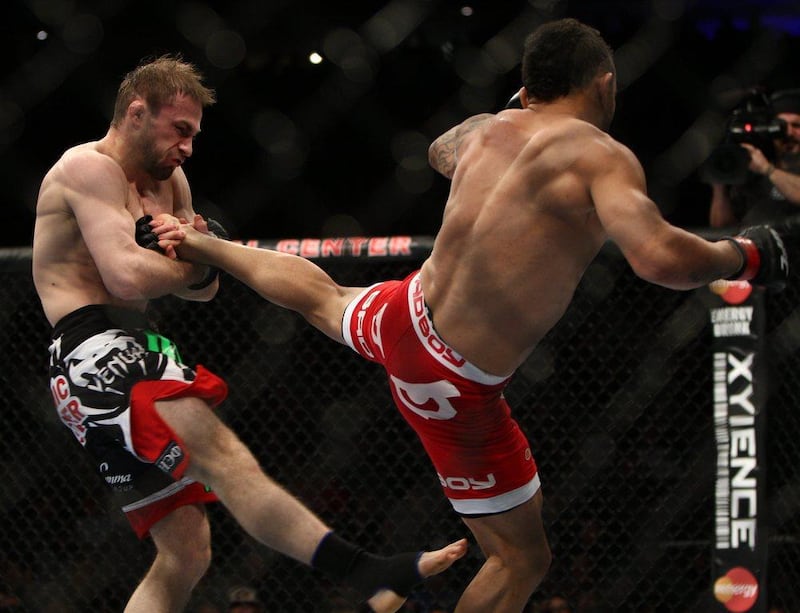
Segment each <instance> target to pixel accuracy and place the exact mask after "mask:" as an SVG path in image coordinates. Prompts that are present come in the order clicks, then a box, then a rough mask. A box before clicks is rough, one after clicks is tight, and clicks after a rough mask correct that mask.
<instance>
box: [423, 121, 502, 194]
mask: <svg viewBox="0 0 800 613" xmlns="http://www.w3.org/2000/svg"><path fill="white" fill-rule="evenodd" d="M490 117H494V115H492V114H491V113H483V114H481V115H474V116H473V117H470V118H468V119H465V120H464V121H463V122H461V123H460V124H459V125H457V126H455V127H454V128H450V129H449V130H448V131H447V132H445V133H444V134H442V135H441V136H440V137H439V138H437V139H436V140H435V141H434V142H433V149H434V153H435V158H434V161H433V163H434V168H435V169H436V170H438V171H439V172H440V173H442V174H443V175H444V176H445V177H447V178H452V177H453V173H454V172H455V170H456V164H457V163H458V159H457V158H458V156H457V155H456V150H457V149H458V146H459V145H460V144H461V140H462V139H463V138H464V136H466V135H467V134H469V133H470V132H472V131H473V130H475V129H476V128H478V127H480V126H481V125H482V124H483V123H484V122H485V121H486V120H487V119H489V118H490Z"/></svg>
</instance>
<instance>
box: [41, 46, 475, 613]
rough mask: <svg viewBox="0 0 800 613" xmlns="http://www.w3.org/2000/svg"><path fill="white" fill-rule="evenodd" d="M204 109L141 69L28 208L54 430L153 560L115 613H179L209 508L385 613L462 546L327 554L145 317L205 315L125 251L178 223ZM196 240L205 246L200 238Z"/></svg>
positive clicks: (190, 271)
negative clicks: (100, 483)
mask: <svg viewBox="0 0 800 613" xmlns="http://www.w3.org/2000/svg"><path fill="white" fill-rule="evenodd" d="M213 102H214V92H213V91H212V90H210V89H208V88H207V87H206V86H205V85H203V83H202V78H201V75H200V74H199V73H198V72H197V70H196V69H195V68H194V66H192V65H191V64H188V63H186V62H184V61H183V60H181V59H180V58H178V57H174V56H164V57H161V58H158V59H156V60H154V61H150V62H147V63H144V64H142V65H141V66H139V67H138V68H136V69H135V70H133V71H132V72H130V73H129V74H128V75H127V76H126V77H125V79H124V80H123V81H122V83H121V85H120V87H119V92H118V96H117V100H116V105H115V109H114V117H113V120H112V122H111V126H110V128H109V130H108V132H107V133H106V135H105V136H104V137H103V138H101V139H100V140H97V141H93V142H88V143H84V144H81V145H78V146H76V147H73V148H71V149H69V150H67V151H66V152H65V153H64V155H63V156H62V157H61V159H59V160H58V161H57V162H56V163H55V165H54V166H53V167H52V168H51V169H50V171H49V172H48V173H47V175H46V176H45V177H44V180H43V182H42V185H41V189H40V192H39V199H38V203H37V208H36V225H35V231H34V240H33V278H34V282H35V285H36V289H37V292H38V294H39V298H40V299H41V303H42V307H43V308H44V312H45V314H46V316H47V319H48V320H49V322H50V323H51V325H52V326H53V336H52V343H51V345H50V377H51V380H50V383H51V389H52V392H53V397H54V400H55V403H56V408H57V411H58V415H59V417H60V418H61V420H62V421H63V423H64V424H65V425H66V426H67V427H68V428H69V429H70V430H71V431H72V433H73V434H74V435H75V438H76V439H77V440H78V441H79V442H80V444H81V445H82V446H83V447H84V448H85V449H86V451H87V452H89V453H90V455H91V457H92V459H93V462H94V464H95V466H96V467H97V470H98V472H99V473H100V476H101V477H102V478H103V479H104V481H105V482H106V483H108V484H109V485H110V486H111V488H112V489H113V490H114V492H115V494H116V496H117V498H118V500H119V504H120V506H121V507H122V510H123V511H124V512H125V514H126V516H127V518H128V520H130V523H131V525H132V527H133V529H134V530H135V531H136V533H137V535H139V537H144V536H145V535H147V534H150V536H151V537H152V539H153V541H154V543H155V546H156V556H155V560H154V562H153V564H152V566H151V568H150V570H149V571H148V573H147V574H146V576H145V577H144V579H143V580H142V581H141V583H140V584H139V585H138V587H137V588H136V590H135V591H134V593H133V595H132V596H131V598H130V600H129V602H128V604H127V607H126V608H125V611H126V612H128V613H133V612H141V613H160V612H172V611H181V610H183V608H184V607H185V605H186V603H187V601H188V600H189V597H190V595H191V591H192V589H193V588H194V586H195V585H196V584H197V582H198V581H199V580H200V578H201V577H202V576H203V574H204V573H205V572H206V570H207V569H208V567H209V564H210V561H211V542H210V541H211V537H210V528H209V522H208V518H207V515H206V511H205V508H204V506H203V503H205V502H208V501H211V500H217V499H219V500H221V501H222V503H223V504H224V505H225V506H226V507H227V508H228V509H229V510H230V512H231V513H232V514H233V515H234V517H235V518H236V519H237V520H238V521H239V523H240V524H241V525H242V527H243V528H244V529H245V530H246V531H247V532H249V533H250V534H251V535H252V536H253V537H254V538H256V539H258V540H259V541H261V542H262V543H264V544H265V545H267V546H269V547H271V548H273V549H275V550H277V551H279V552H281V553H283V554H286V555H288V556H291V557H292V558H295V559H296V560H299V561H300V562H303V563H305V564H308V565H310V566H312V567H314V568H318V569H320V570H323V571H326V572H328V573H329V574H331V575H332V576H333V577H334V578H335V579H337V580H340V581H342V582H343V583H346V584H348V585H351V586H353V587H354V588H356V589H357V590H358V591H359V593H360V594H361V595H362V596H363V598H364V599H369V605H370V606H371V607H372V608H373V609H374V610H375V611H395V610H397V609H398V608H399V607H400V606H401V605H402V603H403V600H404V595H406V594H407V592H408V591H409V590H410V588H411V587H412V586H413V585H414V584H415V583H416V582H417V581H419V580H420V578H421V577H425V576H429V575H431V574H434V573H438V572H441V571H442V570H444V569H445V568H447V567H449V566H450V565H451V564H452V563H453V562H454V561H455V560H456V559H458V558H460V557H461V556H463V555H464V553H465V551H466V541H465V540H463V539H462V540H461V541H459V542H456V543H453V544H451V545H449V546H447V547H444V548H443V549H440V550H437V551H434V552H425V553H421V554H417V553H408V554H400V555H397V556H392V557H386V558H384V557H379V556H375V555H372V554H369V553H367V552H364V551H363V550H361V549H360V548H358V547H357V546H355V545H354V544H352V543H350V542H348V541H346V540H344V539H342V538H341V537H340V536H338V535H337V534H335V533H334V532H333V531H332V530H331V529H330V528H329V527H328V526H326V525H325V524H324V523H323V522H322V521H321V520H320V519H319V518H317V517H316V516H315V515H314V514H312V512H311V511H309V510H308V509H307V508H305V507H304V506H303V505H302V504H301V503H300V502H299V501H298V500H297V499H295V498H294V497H293V496H291V495H290V494H289V493H288V492H286V491H285V490H284V489H283V488H281V487H280V486H279V485H278V484H277V483H275V482H274V481H273V480H272V479H270V478H269V477H268V476H267V475H266V474H264V472H263V471H262V469H261V468H260V466H259V464H258V462H257V460H256V458H254V457H253V455H252V453H251V452H250V451H249V450H248V449H247V448H246V447H245V446H244V444H242V442H241V441H240V440H239V438H238V437H237V436H236V435H235V434H234V433H233V432H232V431H231V430H230V429H229V428H228V427H227V426H226V425H225V424H224V423H222V421H220V419H219V418H218V417H217V416H216V415H215V414H214V412H213V410H212V407H213V406H215V405H217V404H219V403H220V402H221V401H222V400H223V399H224V398H225V396H226V394H227V387H226V385H225V383H224V381H223V380H222V379H220V378H219V377H217V376H216V375H214V374H212V373H211V372H209V371H208V370H206V369H205V368H203V367H202V366H197V368H196V369H194V368H191V367H189V366H187V365H186V364H185V363H183V362H182V361H181V358H180V356H179V353H178V351H177V348H176V347H175V344H174V343H173V342H172V341H170V340H169V339H168V338H167V337H165V336H162V335H161V334H160V333H159V332H158V331H156V330H155V329H154V328H153V327H152V325H151V323H150V322H149V321H148V318H147V316H146V307H147V305H148V301H149V300H150V299H152V298H157V297H159V296H163V295H166V294H176V295H178V296H181V297H182V298H186V299H188V300H201V301H206V300H210V299H211V298H213V296H214V295H215V294H216V292H217V288H218V281H217V275H216V271H214V270H212V269H209V267H207V266H204V265H199V264H191V263H189V262H186V261H180V260H177V259H175V253H174V250H173V249H172V248H168V249H167V250H166V253H167V255H168V256H169V257H164V256H163V255H159V254H158V253H156V252H155V251H153V250H150V249H145V248H142V247H141V246H139V245H138V244H137V243H136V242H135V240H134V236H135V227H136V221H137V220H140V221H139V226H140V227H141V226H142V225H143V224H144V220H146V219H148V218H147V217H145V216H146V215H149V216H152V215H162V216H166V218H167V219H172V220H175V217H173V216H177V217H182V218H188V219H192V218H193V217H194V211H193V209H192V200H191V193H190V190H189V184H188V182H187V180H186V175H185V174H184V172H183V170H182V168H181V165H182V164H183V163H184V162H185V161H186V160H187V159H188V158H189V157H190V156H191V155H192V145H193V139H194V137H195V136H196V135H197V133H198V132H199V131H200V120H201V117H202V112H203V108H204V107H205V106H207V105H209V104H212V103H213ZM198 228H199V230H200V231H201V232H208V227H207V226H206V224H205V222H202V223H199V224H198ZM199 333H202V332H201V331H199ZM206 486H208V487H206ZM276 607H277V608H278V609H280V608H281V607H280V605H279V604H276Z"/></svg>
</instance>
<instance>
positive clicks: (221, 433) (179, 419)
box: [155, 397, 255, 483]
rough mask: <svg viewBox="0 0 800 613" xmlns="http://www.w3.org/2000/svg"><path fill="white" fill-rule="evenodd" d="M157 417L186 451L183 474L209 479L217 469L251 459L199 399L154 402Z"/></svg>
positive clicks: (232, 467)
mask: <svg viewBox="0 0 800 613" xmlns="http://www.w3.org/2000/svg"><path fill="white" fill-rule="evenodd" d="M155 406H156V411H158V414H159V415H160V416H161V418H162V419H163V420H164V421H165V422H167V424H168V425H169V426H170V427H171V428H172V429H173V430H174V431H175V433H176V434H177V435H178V436H179V437H180V438H181V439H182V440H183V442H184V444H185V445H186V448H187V449H188V451H189V454H190V458H189V468H188V469H187V473H186V474H187V476H189V477H191V478H193V479H196V480H198V481H202V482H205V483H208V482H213V481H215V479H214V478H213V477H216V476H217V475H216V473H217V472H219V471H221V470H226V469H230V470H232V471H235V470H237V469H244V468H251V466H250V465H252V464H255V459H254V458H253V456H252V454H251V453H250V452H249V451H248V450H247V448H246V447H245V446H244V444H243V443H242V442H241V441H240V440H239V437H237V436H236V434H235V433H234V432H233V431H232V430H231V429H230V428H228V426H226V425H225V424H224V423H223V422H222V420H221V419H220V418H219V417H218V416H217V415H216V414H215V413H214V411H213V409H211V407H210V406H209V405H208V404H207V403H206V402H205V401H204V400H201V399H199V398H190V397H186V398H176V399H173V400H159V401H157V402H156V403H155Z"/></svg>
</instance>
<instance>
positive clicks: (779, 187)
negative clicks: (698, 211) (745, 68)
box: [709, 89, 800, 228]
mask: <svg viewBox="0 0 800 613" xmlns="http://www.w3.org/2000/svg"><path fill="white" fill-rule="evenodd" d="M767 108H769V109H770V113H771V115H772V118H773V120H774V119H778V120H781V121H780V122H779V123H778V124H777V125H780V126H781V129H780V133H779V134H777V135H775V136H774V137H772V138H770V139H768V140H767V141H766V142H764V144H763V145H761V144H760V143H761V141H759V140H758V139H753V140H751V141H750V142H746V141H745V139H741V140H738V141H737V142H738V144H737V146H738V147H741V148H743V149H744V150H745V151H746V152H747V155H748V158H745V160H744V162H745V163H746V171H747V172H746V173H745V174H746V177H741V178H735V177H732V180H731V181H728V182H725V181H724V180H720V177H719V176H716V177H715V176H713V175H712V177H711V190H712V192H711V208H710V212H709V223H710V225H711V227H714V228H721V227H731V226H740V225H752V224H759V223H765V222H768V221H775V220H781V219H784V218H786V217H789V216H792V215H800V89H790V90H782V91H777V92H775V93H774V94H772V96H771V97H770V99H769V105H768V107H767ZM717 174H719V173H717Z"/></svg>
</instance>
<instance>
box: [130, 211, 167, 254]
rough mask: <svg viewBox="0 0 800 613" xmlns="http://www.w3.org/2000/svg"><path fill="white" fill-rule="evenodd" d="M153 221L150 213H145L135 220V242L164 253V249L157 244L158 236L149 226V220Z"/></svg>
mask: <svg viewBox="0 0 800 613" xmlns="http://www.w3.org/2000/svg"><path fill="white" fill-rule="evenodd" d="M151 221H153V216H152V215H145V216H144V217H140V218H139V219H137V220H136V233H135V235H134V237H135V238H136V244H137V245H139V246H140V247H144V248H145V249H151V250H153V251H158V252H159V253H161V254H164V250H163V249H162V248H161V247H159V246H158V236H156V234H155V233H154V232H153V229H152V228H151V227H150V222H151Z"/></svg>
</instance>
